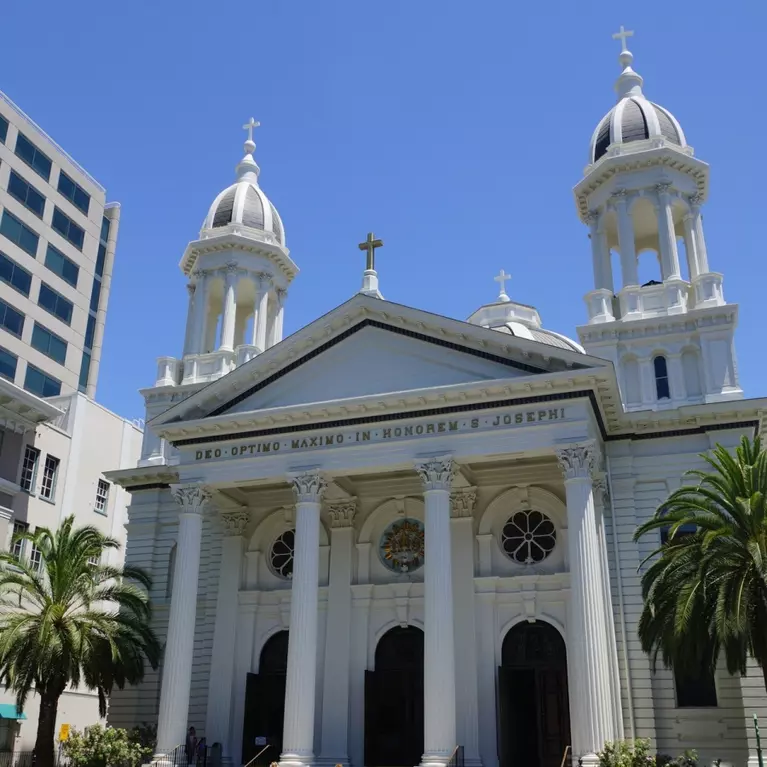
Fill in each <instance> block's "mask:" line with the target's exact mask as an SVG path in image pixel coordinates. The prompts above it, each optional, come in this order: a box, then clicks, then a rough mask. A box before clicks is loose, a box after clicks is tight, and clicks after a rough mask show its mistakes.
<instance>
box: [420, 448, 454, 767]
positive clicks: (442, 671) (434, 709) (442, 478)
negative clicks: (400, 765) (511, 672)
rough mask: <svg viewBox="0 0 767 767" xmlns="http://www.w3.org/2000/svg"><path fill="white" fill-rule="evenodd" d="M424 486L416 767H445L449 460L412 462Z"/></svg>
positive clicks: (449, 693)
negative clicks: (420, 728) (420, 732)
mask: <svg viewBox="0 0 767 767" xmlns="http://www.w3.org/2000/svg"><path fill="white" fill-rule="evenodd" d="M415 468H416V471H417V472H418V474H419V476H420V477H421V482H423V487H424V494H423V495H424V503H425V506H426V509H425V522H426V524H425V539H424V540H425V547H426V548H425V562H424V570H425V575H424V685H423V688H424V689H423V704H424V738H423V740H424V754H423V757H422V759H421V764H422V765H424V766H426V765H428V766H429V767H445V765H446V764H447V763H448V761H449V759H450V756H451V754H452V753H453V749H454V748H455V746H456V745H457V744H456V734H455V733H456V728H455V723H456V722H455V710H456V707H455V638H454V632H455V629H454V625H453V572H452V556H451V553H452V545H451V535H450V486H451V484H452V481H453V471H454V466H453V459H452V458H451V457H450V456H442V457H440V458H432V459H429V460H425V461H416V463H415Z"/></svg>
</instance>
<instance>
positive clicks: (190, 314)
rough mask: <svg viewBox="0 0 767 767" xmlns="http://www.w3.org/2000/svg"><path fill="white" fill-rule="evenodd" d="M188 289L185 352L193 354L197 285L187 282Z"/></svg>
mask: <svg viewBox="0 0 767 767" xmlns="http://www.w3.org/2000/svg"><path fill="white" fill-rule="evenodd" d="M186 291H187V293H188V294H189V301H188V302H187V306H186V330H185V332H184V354H185V355H186V354H192V352H193V351H194V347H193V346H192V344H193V343H194V293H195V285H194V283H193V282H189V283H187V286H186Z"/></svg>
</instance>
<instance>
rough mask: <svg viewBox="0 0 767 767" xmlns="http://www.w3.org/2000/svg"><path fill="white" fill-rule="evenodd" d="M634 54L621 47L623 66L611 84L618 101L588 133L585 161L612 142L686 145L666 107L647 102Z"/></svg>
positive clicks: (598, 156)
mask: <svg viewBox="0 0 767 767" xmlns="http://www.w3.org/2000/svg"><path fill="white" fill-rule="evenodd" d="M633 60H634V56H633V54H632V53H631V51H628V50H626V49H625V48H624V50H623V51H621V55H620V62H621V66H622V67H623V71H622V72H621V75H620V77H619V78H618V80H617V82H616V83H615V90H616V92H617V94H618V103H617V104H616V105H615V106H614V107H613V108H612V109H611V110H610V111H609V112H608V113H607V114H606V115H605V116H604V117H603V118H602V119H601V120H600V121H599V124H598V125H597V127H596V130H595V131H594V133H593V134H592V136H591V146H590V148H589V162H592V163H593V162H597V160H599V159H601V158H602V157H604V156H605V155H606V154H607V151H608V149H609V148H610V147H611V146H614V145H621V144H630V143H632V142H634V141H645V140H647V139H660V140H661V141H665V142H669V143H671V144H675V145H676V146H679V147H686V146H687V141H686V139H685V136H684V131H683V130H682V126H681V125H680V124H679V123H678V122H677V120H676V118H675V117H674V115H672V114H671V112H669V111H668V110H667V109H664V108H663V107H661V106H659V105H658V104H654V103H653V102H652V101H648V100H647V99H646V98H645V96H644V94H643V93H642V83H643V80H642V78H641V76H640V75H638V74H637V73H636V72H635V71H634V70H633V69H632V68H631V63H632V61H633Z"/></svg>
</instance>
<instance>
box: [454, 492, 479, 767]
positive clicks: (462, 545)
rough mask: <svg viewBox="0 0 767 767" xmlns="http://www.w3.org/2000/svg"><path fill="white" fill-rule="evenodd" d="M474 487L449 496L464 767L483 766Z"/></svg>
mask: <svg viewBox="0 0 767 767" xmlns="http://www.w3.org/2000/svg"><path fill="white" fill-rule="evenodd" d="M476 500H477V490H476V488H474V487H469V488H464V489H460V490H454V491H453V492H452V493H451V494H450V517H451V519H450V527H451V533H452V536H451V537H452V549H453V550H452V556H453V560H452V563H453V616H454V621H455V657H456V659H457V662H456V667H455V683H456V687H457V689H458V690H460V691H461V694H460V695H458V696H457V697H456V701H455V705H456V739H457V740H456V742H457V743H460V744H461V745H462V746H463V749H464V762H465V764H466V767H478V766H479V765H481V764H482V762H481V760H480V757H479V694H478V689H477V631H476V615H475V597H474V546H475V540H474V504H475V503H476Z"/></svg>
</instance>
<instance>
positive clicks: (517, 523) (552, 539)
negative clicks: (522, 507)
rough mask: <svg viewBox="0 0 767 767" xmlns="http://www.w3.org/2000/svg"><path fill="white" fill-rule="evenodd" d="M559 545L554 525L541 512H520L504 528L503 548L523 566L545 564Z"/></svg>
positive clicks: (502, 535) (502, 533)
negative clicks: (537, 563) (545, 560)
mask: <svg viewBox="0 0 767 767" xmlns="http://www.w3.org/2000/svg"><path fill="white" fill-rule="evenodd" d="M556 545H557V531H556V529H555V527H554V523H553V522H552V521H551V520H550V519H549V518H548V517H547V516H546V515H545V514H542V513H541V512H540V511H518V512H517V513H516V514H514V515H513V516H512V517H510V518H509V520H508V522H506V524H505V525H504V526H503V530H502V532H501V547H502V548H503V550H504V552H505V553H506V555H507V556H508V557H509V558H510V559H513V560H514V561H515V562H519V564H521V565H534V564H536V562H543V560H544V559H546V557H547V556H548V555H549V554H551V552H552V551H553V550H554V546H556Z"/></svg>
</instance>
